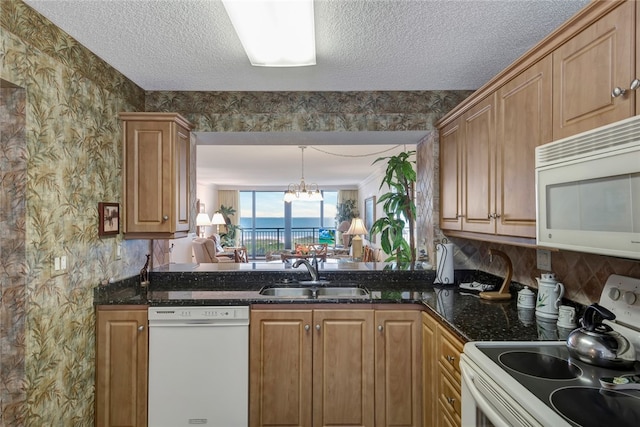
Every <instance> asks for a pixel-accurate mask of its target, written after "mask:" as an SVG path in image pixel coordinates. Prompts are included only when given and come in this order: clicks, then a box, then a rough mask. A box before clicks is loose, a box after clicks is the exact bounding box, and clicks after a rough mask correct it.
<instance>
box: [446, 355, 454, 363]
mask: <svg viewBox="0 0 640 427" xmlns="http://www.w3.org/2000/svg"><path fill="white" fill-rule="evenodd" d="M445 358H446V359H447V362H449V363H453V361H454V360H456V358H455V356H449V355H446V356H445Z"/></svg>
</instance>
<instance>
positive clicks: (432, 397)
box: [422, 312, 464, 427]
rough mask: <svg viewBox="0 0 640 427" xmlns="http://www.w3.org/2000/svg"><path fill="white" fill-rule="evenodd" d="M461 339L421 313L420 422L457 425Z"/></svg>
mask: <svg viewBox="0 0 640 427" xmlns="http://www.w3.org/2000/svg"><path fill="white" fill-rule="evenodd" d="M463 345H464V344H463V342H462V341H460V340H459V339H458V338H457V337H456V336H454V335H453V334H452V333H451V332H449V331H448V330H447V329H446V328H445V327H444V326H442V325H441V324H439V323H438V321H436V320H435V319H434V318H433V317H432V316H431V315H429V314H428V313H426V312H425V313H422V348H423V352H424V358H423V390H424V393H425V397H424V411H425V413H424V426H425V427H431V426H438V427H441V426H460V425H461V416H462V409H461V404H462V402H461V377H460V354H461V353H462V347H463Z"/></svg>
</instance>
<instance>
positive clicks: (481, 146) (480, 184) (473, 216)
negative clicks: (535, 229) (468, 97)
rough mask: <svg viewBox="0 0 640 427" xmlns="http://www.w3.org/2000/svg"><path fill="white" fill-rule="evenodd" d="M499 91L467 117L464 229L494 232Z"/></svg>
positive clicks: (463, 207) (464, 163)
mask: <svg viewBox="0 0 640 427" xmlns="http://www.w3.org/2000/svg"><path fill="white" fill-rule="evenodd" d="M495 129H496V126H495V93H494V94H493V95H491V96H489V97H488V98H487V99H485V100H483V101H481V102H480V103H479V104H478V105H476V106H474V107H473V108H471V109H470V110H469V112H467V113H466V114H465V116H464V145H463V146H464V149H463V154H462V158H463V183H464V185H463V191H462V195H463V201H462V209H463V218H462V229H463V230H465V231H474V232H480V233H494V232H495V226H494V222H493V221H492V218H491V217H490V215H491V214H493V213H495V212H496V209H495V203H494V201H495V182H494V173H493V171H494V168H495V154H494V145H495Z"/></svg>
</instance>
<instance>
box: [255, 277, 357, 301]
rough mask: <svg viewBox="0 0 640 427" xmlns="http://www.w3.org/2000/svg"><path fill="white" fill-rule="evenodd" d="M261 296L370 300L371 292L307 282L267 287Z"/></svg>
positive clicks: (319, 282) (352, 287)
mask: <svg viewBox="0 0 640 427" xmlns="http://www.w3.org/2000/svg"><path fill="white" fill-rule="evenodd" d="M260 295H265V296H270V297H274V298H285V299H339V298H343V299H354V298H369V291H368V290H367V289H365V288H364V287H362V286H357V285H348V286H330V285H329V282H325V281H307V282H298V283H296V284H286V285H285V284H282V285H280V284H277V285H271V286H265V287H264V288H262V289H261V290H260Z"/></svg>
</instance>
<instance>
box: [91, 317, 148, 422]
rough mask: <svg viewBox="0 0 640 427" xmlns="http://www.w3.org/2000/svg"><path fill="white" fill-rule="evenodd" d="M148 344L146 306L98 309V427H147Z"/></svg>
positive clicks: (96, 395)
mask: <svg viewBox="0 0 640 427" xmlns="http://www.w3.org/2000/svg"><path fill="white" fill-rule="evenodd" d="M148 344H149V334H148V330H147V307H146V306H98V307H97V309H96V394H95V405H96V408H95V409H96V421H95V425H96V426H97V427H116V426H117V427H146V425H147V370H148V369H147V367H148V349H149V345H148Z"/></svg>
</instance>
